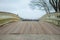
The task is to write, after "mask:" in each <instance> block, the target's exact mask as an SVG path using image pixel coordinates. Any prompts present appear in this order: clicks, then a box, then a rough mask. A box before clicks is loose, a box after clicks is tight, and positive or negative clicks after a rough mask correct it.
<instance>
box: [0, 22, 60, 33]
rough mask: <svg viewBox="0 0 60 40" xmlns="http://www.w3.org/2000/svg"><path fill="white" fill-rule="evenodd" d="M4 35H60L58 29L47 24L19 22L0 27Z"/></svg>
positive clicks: (59, 28)
mask: <svg viewBox="0 0 60 40" xmlns="http://www.w3.org/2000/svg"><path fill="white" fill-rule="evenodd" d="M0 33H4V34H5V33H6V34H8V33H9V34H10V33H11V34H60V27H57V26H55V25H53V24H50V23H47V22H37V21H19V22H14V23H10V24H6V25H4V26H2V27H0Z"/></svg>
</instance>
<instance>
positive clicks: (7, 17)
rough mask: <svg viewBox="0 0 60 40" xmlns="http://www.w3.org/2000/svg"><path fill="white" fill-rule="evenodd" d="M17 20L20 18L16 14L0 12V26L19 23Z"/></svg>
mask: <svg viewBox="0 0 60 40" xmlns="http://www.w3.org/2000/svg"><path fill="white" fill-rule="evenodd" d="M19 20H20V18H19V17H18V16H17V15H16V14H10V13H6V12H0V26H1V25H4V24H7V23H10V22H14V21H19Z"/></svg>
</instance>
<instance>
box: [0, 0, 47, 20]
mask: <svg viewBox="0 0 60 40" xmlns="http://www.w3.org/2000/svg"><path fill="white" fill-rule="evenodd" d="M30 1H31V0H0V11H6V12H11V13H14V14H18V15H19V16H20V17H22V18H26V19H38V18H40V17H42V16H43V15H44V14H46V12H45V11H43V10H37V9H38V8H36V9H35V10H32V9H31V8H30V7H29V3H30Z"/></svg>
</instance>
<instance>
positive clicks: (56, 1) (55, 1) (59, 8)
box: [49, 0, 60, 12]
mask: <svg viewBox="0 0 60 40" xmlns="http://www.w3.org/2000/svg"><path fill="white" fill-rule="evenodd" d="M49 3H50V4H51V5H52V6H53V8H54V10H55V11H56V12H60V0H49Z"/></svg>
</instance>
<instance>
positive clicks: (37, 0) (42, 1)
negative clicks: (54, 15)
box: [30, 0, 50, 13]
mask: <svg viewBox="0 0 60 40" xmlns="http://www.w3.org/2000/svg"><path fill="white" fill-rule="evenodd" d="M30 6H32V8H33V9H34V8H35V6H37V7H39V9H40V10H41V8H42V7H43V8H44V10H45V11H46V13H50V10H49V7H48V5H47V3H46V0H32V1H31V3H30Z"/></svg>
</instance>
